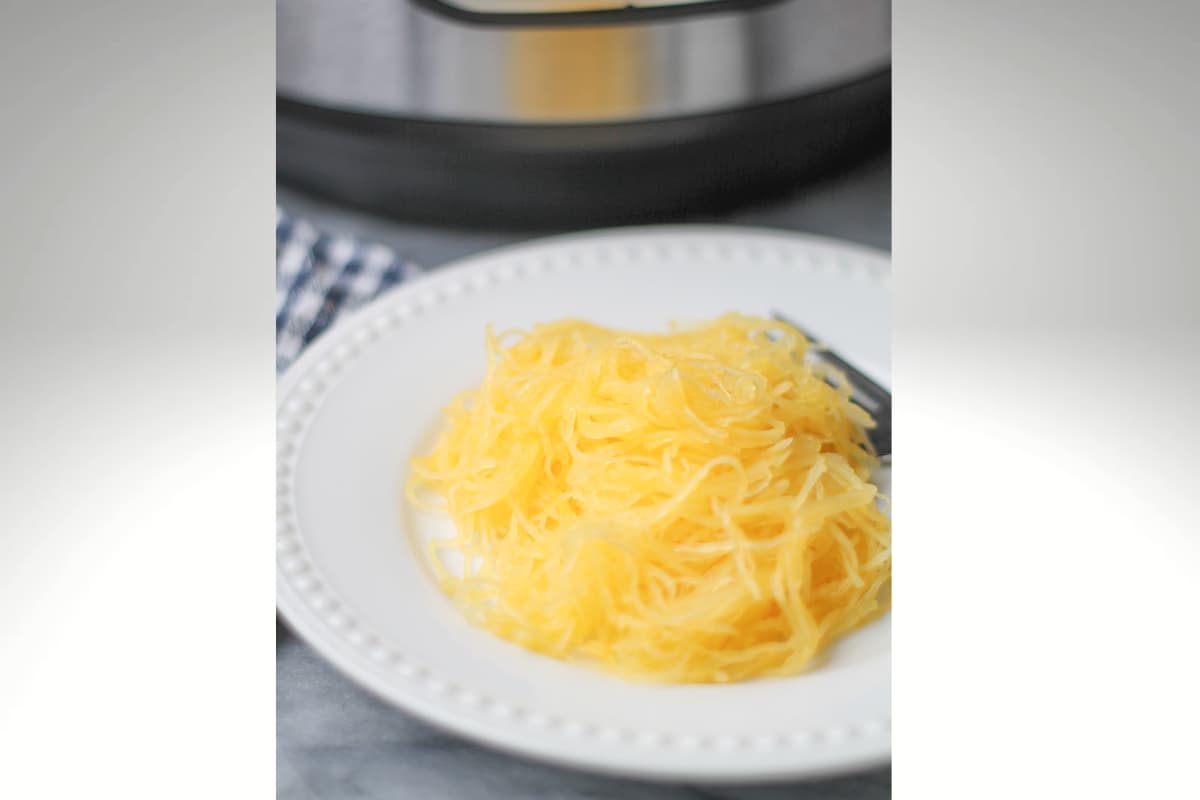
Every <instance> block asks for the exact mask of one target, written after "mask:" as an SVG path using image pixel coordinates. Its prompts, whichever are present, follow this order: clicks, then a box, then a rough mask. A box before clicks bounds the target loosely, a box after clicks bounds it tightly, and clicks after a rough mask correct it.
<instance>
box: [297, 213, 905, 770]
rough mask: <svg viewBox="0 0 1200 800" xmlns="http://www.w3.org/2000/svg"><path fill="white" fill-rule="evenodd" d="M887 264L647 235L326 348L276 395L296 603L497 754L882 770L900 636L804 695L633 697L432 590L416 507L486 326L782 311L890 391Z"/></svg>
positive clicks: (367, 673)
mask: <svg viewBox="0 0 1200 800" xmlns="http://www.w3.org/2000/svg"><path fill="white" fill-rule="evenodd" d="M889 271H890V270H889V264H888V261H887V258H886V257H885V256H882V255H880V254H877V253H875V252H873V251H869V250H865V249H863V248H860V247H854V246H849V245H845V244H840V243H836V242H832V241H827V240H822V239H815V238H812V237H806V236H799V235H794V234H787V233H779V232H771V231H762V230H747V229H740V228H720V227H666V228H631V229H624V230H616V231H608V232H601V233H594V234H582V235H571V236H565V237H560V238H555V239H549V240H544V241H540V242H535V243H532V244H526V245H520V246H516V247H510V248H506V249H503V250H498V251H494V252H492V253H489V254H486V255H482V256H478V257H474V258H470V259H467V260H465V261H462V262H460V263H459V264H457V265H455V266H451V267H445V268H443V269H440V270H438V271H436V272H435V273H433V274H431V275H430V276H428V277H425V278H421V279H419V280H417V281H414V282H413V283H411V284H409V285H405V286H402V287H400V288H399V289H397V290H396V291H393V292H391V293H389V294H387V295H386V296H384V297H382V298H380V299H379V300H377V301H376V302H374V303H373V304H371V305H370V306H368V307H367V308H365V309H364V310H362V311H360V312H359V313H357V314H356V315H354V316H353V317H352V318H350V319H347V320H346V321H344V322H342V323H340V324H338V325H337V326H336V327H335V328H334V329H333V330H331V331H329V332H328V333H326V334H325V335H324V336H322V337H321V339H320V340H319V341H318V342H317V343H316V344H315V345H314V346H313V347H312V348H310V349H309V351H308V352H306V353H305V355H304V356H303V357H302V358H301V359H300V360H299V361H298V362H297V363H296V364H295V365H294V366H293V367H292V368H291V369H290V370H289V371H288V373H287V375H286V376H285V377H284V378H283V380H282V382H281V384H280V388H279V399H278V421H279V437H278V448H279V450H278V532H277V535H278V547H279V558H278V567H277V583H278V589H277V592H278V604H279V609H280V611H281V612H282V613H283V614H284V616H285V617H286V618H287V620H288V622H289V623H290V624H291V626H292V627H293V629H294V630H295V631H296V632H298V633H299V634H300V635H301V636H302V637H303V638H304V639H306V640H307V641H308V642H309V643H310V644H311V645H312V646H313V647H315V648H316V649H317V650H318V651H320V652H321V653H322V654H323V655H324V656H325V657H326V658H328V659H329V660H330V661H331V662H333V663H334V664H335V665H337V667H339V668H340V669H341V670H342V671H343V672H345V673H346V674H347V675H349V676H350V677H351V678H352V679H354V680H355V681H357V682H358V683H360V684H362V685H363V686H365V687H366V688H368V689H370V690H371V691H373V692H375V693H376V694H378V695H379V696H381V697H383V698H385V699H386V700H388V701H391V702H393V703H395V704H396V705H397V706H399V707H401V708H403V709H405V710H406V711H409V712H411V713H413V714H416V715H418V716H420V717H423V718H425V719H426V720H428V721H430V722H432V723H435V724H437V725H439V726H442V727H444V728H446V729H448V730H451V731H454V732H457V733H459V734H461V735H463V736H466V737H469V738H472V739H475V740H477V741H480V742H484V743H487V744H489V745H492V746H495V747H498V748H501V749H504V750H508V751H511V752H515V753H519V754H523V755H526V756H530V757H534V758H538V759H542V760H546V761H551V762H556V763H560V764H566V765H571V766H576V767H582V768H586V769H593V770H598V771H605V772H611V773H620V774H627V775H637V776H641V777H646V778H655V779H681V780H693V781H755V780H775V779H785V778H799V777H811V776H817V775H828V774H832V773H838V772H845V771H849V770H854V769H860V768H866V767H870V766H876V765H879V764H882V763H885V762H886V761H887V760H888V758H889V754H890V747H891V726H890V705H891V683H890V673H891V669H890V655H891V622H890V615H888V616H885V617H883V618H881V619H879V620H877V621H875V622H873V623H872V624H870V625H868V626H866V627H865V628H863V629H861V630H859V631H856V632H855V633H853V634H851V635H849V636H847V637H845V638H844V639H843V640H841V641H839V642H838V643H836V644H835V645H834V647H833V648H832V649H831V651H830V653H829V654H828V655H827V656H826V657H825V659H824V660H823V661H822V663H820V665H819V666H817V667H816V668H814V669H813V670H811V671H810V672H808V673H806V674H804V675H802V676H798V677H794V678H787V679H774V680H760V681H752V682H747V683H742V684H734V685H720V686H646V685H634V684H630V683H626V682H623V681H621V680H619V679H616V678H612V677H609V676H607V675H604V674H601V673H598V672H594V671H591V670H588V669H582V668H579V667H573V666H568V665H566V664H563V663H560V662H558V661H555V660H553V659H549V658H546V657H543V656H539V655H535V654H532V653H529V652H526V651H525V650H522V649H521V648H519V647H517V646H515V645H512V644H509V643H507V642H504V641H502V640H500V639H498V638H495V637H493V636H492V635H491V634H488V633H486V632H484V631H481V630H478V629H475V628H473V627H471V626H470V625H469V624H468V623H466V622H465V621H464V620H463V619H462V618H461V617H460V616H459V614H458V612H457V611H456V610H455V608H454V607H453V605H452V604H451V602H450V601H449V600H448V599H447V598H446V597H445V596H444V595H442V593H441V592H440V590H439V589H438V588H437V586H436V585H435V584H434V582H433V581H432V580H431V578H430V574H429V572H428V565H427V564H426V563H425V561H424V556H423V555H421V553H420V552H419V548H418V547H417V546H414V542H415V541H416V540H417V539H419V538H420V536H422V535H423V532H422V531H419V530H418V529H417V528H418V525H417V524H416V518H415V516H414V515H413V514H412V513H411V512H410V511H409V510H408V509H407V508H405V507H404V505H405V504H404V502H403V500H402V499H401V487H402V485H403V483H404V480H405V478H406V477H407V471H408V460H409V458H410V457H411V456H412V455H413V454H414V453H415V452H416V451H417V450H418V449H419V448H423V447H427V446H428V443H429V439H430V436H431V433H432V432H433V431H434V430H436V427H437V425H438V424H439V420H440V410H441V407H442V406H443V405H444V404H445V403H446V401H448V400H449V399H450V397H451V396H452V395H453V394H454V393H456V392H457V391H459V390H461V389H465V388H468V387H469V386H471V385H473V384H475V383H477V382H478V380H479V378H480V376H481V375H482V374H483V371H484V367H485V359H484V349H483V336H484V326H485V324H486V323H487V322H489V321H490V322H494V323H495V324H496V325H497V327H498V328H503V327H508V326H529V325H531V324H533V323H536V322H542V321H549V320H554V319H557V318H561V317H568V316H574V317H581V318H584V319H588V320H591V321H594V322H599V323H603V324H609V325H617V326H625V327H630V328H636V329H643V330H662V329H665V327H666V325H667V324H668V323H669V322H670V321H671V320H689V319H692V320H696V319H705V318H709V317H714V316H716V315H718V314H721V313H723V312H726V311H740V312H746V313H753V314H762V315H765V314H767V313H769V312H770V311H771V310H773V309H774V310H779V311H782V312H784V313H787V314H788V315H791V316H792V317H793V318H794V319H796V320H797V321H799V322H801V324H803V325H805V326H806V327H809V328H810V329H811V330H813V331H814V332H816V333H818V335H821V336H824V337H825V338H826V340H827V341H828V342H829V343H830V345H831V346H833V347H834V348H835V349H836V350H838V351H839V352H841V353H842V354H843V355H845V356H847V357H848V358H849V359H850V360H851V361H852V362H854V363H855V364H856V365H858V366H860V367H861V368H862V369H863V370H864V371H866V372H870V373H872V375H873V377H875V378H877V379H879V380H880V382H881V383H884V384H885V385H886V384H887V383H888V379H889V342H888V336H889V290H888V282H889V281H888V277H889Z"/></svg>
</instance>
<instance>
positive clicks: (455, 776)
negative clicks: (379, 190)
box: [275, 156, 892, 800]
mask: <svg viewBox="0 0 1200 800" xmlns="http://www.w3.org/2000/svg"><path fill="white" fill-rule="evenodd" d="M278 202H279V204H280V205H281V206H282V207H283V208H285V209H287V210H288V211H289V212H290V213H291V214H293V215H295V216H299V217H304V218H305V219H307V220H308V221H309V222H311V223H313V224H314V225H316V226H317V227H318V228H320V229H322V230H325V231H328V232H331V233H339V234H350V235H354V236H358V237H360V238H362V239H364V240H366V241H374V242H379V243H381V244H385V245H388V246H389V247H391V248H393V249H394V250H395V251H396V252H397V253H399V254H400V255H401V256H403V257H405V258H408V259H410V260H412V261H414V262H416V263H417V264H420V265H421V266H423V267H427V268H436V267H437V266H439V265H441V264H445V263H447V262H449V261H452V260H454V259H456V258H461V257H463V256H467V255H470V254H472V253H477V252H480V251H483V250H487V249H489V248H492V247H496V246H498V245H501V244H507V243H511V242H517V241H521V240H524V239H530V238H535V237H536V236H539V235H544V234H552V233H558V232H561V231H544V232H529V231H522V232H508V231H467V230H453V229H449V228H436V227H432V226H428V225H409V224H403V223H398V222H394V221H390V220H386V219H383V218H380V217H376V216H371V215H368V214H363V213H360V212H356V211H351V210H347V209H344V208H341V207H338V206H334V205H330V204H328V203H325V202H323V201H320V200H318V199H315V198H312V197H309V196H306V195H301V194H299V193H296V192H293V191H290V190H288V189H285V188H283V187H281V188H280V189H279V191H278ZM689 221H691V222H703V223H710V224H735V225H753V226H760V227H769V228H781V229H786V230H796V231H803V232H806V233H814V234H819V235H822V236H830V237H834V238H839V239H846V240H849V241H853V242H858V243H861V244H865V245H869V246H872V247H876V248H879V249H881V250H890V249H891V162H890V160H889V159H888V157H887V156H880V157H876V158H874V159H872V160H870V161H868V162H866V163H864V164H861V165H859V166H857V167H855V168H853V169H851V170H849V171H847V172H845V173H843V174H841V175H838V176H836V177H832V178H828V179H825V180H822V181H820V182H818V183H814V184H810V185H808V186H805V187H802V188H800V189H798V190H797V191H796V192H795V193H793V194H792V195H790V196H789V197H785V198H781V199H776V200H773V201H771V202H769V203H765V204H763V205H761V206H755V207H748V208H744V209H741V210H739V211H737V212H734V213H730V214H723V215H720V216H710V217H703V218H696V219H692V220H689ZM275 660H276V666H275V677H276V690H275V691H276V736H277V738H276V742H277V743H276V767H277V791H276V794H277V797H279V798H285V799H286V800H313V798H317V799H319V800H341V798H357V799H361V800H376V798H379V799H380V800H382V799H383V798H419V799H420V800H426V798H428V799H429V800H460V798H461V799H462V800H466V799H467V798H496V797H503V798H539V799H546V800H549V799H550V798H554V800H559V798H562V799H563V800H567V799H569V798H589V800H596V799H597V798H610V797H611V798H628V800H640V799H641V798H664V800H685V799H686V800H704V799H706V798H707V800H735V799H740V798H745V800H769V799H772V800H773V799H774V798H802V799H806V800H825V798H853V799H854V800H880V799H881V798H889V797H891V794H892V789H891V785H892V781H891V770H890V768H885V769H881V770H877V771H874V772H869V773H866V774H862V775H855V776H849V777H844V778H839V779H836V780H826V781H818V782H812V783H795V784H775V785H765V786H749V787H731V786H700V785H678V784H677V785H666V784H652V783H644V782H639V781H630V780H620V779H615V778H609V777H600V776H593V775H588V774H584V773H578V772H571V771H567V770H563V769H559V768H555V767H548V766H543V765H541V764H536V763H533V762H529V761H525V760H522V759H518V758H514V757H512V756H508V755H504V754H500V753H497V752H495V751H492V750H488V749H486V748H483V747H479V746H477V745H474V744H471V743H468V742H466V741H463V740H461V739H458V738H456V737H454V736H451V735H448V734H445V733H442V732H441V731H439V730H437V729H435V728H432V727H430V726H429V725H426V724H425V723H423V722H420V721H418V720H416V719H414V718H413V717H410V716H409V715H407V714H405V713H404V712H402V711H399V710H397V709H394V708H392V707H391V706H389V705H386V704H385V703H383V702H382V701H380V700H378V699H376V698H375V697H374V696H372V695H369V694H368V693H367V692H365V691H364V690H362V689H360V688H358V687H357V686H356V685H355V684H353V683H351V682H350V681H349V680H347V679H346V678H344V677H342V676H341V674H340V673H338V672H337V671H336V670H334V669H333V667H331V666H329V665H328V664H326V663H325V661H323V660H322V659H321V658H320V657H319V656H318V655H317V654H316V653H315V652H314V651H313V650H311V649H310V648H309V647H308V646H307V645H305V644H304V643H303V642H301V641H300V640H299V639H297V638H296V637H295V636H293V635H291V634H290V633H289V632H288V631H287V629H286V628H285V627H284V626H282V625H277V626H276V645H275Z"/></svg>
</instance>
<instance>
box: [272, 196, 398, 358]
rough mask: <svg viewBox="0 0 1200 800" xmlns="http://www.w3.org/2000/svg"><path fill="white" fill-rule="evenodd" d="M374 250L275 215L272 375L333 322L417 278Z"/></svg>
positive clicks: (383, 251)
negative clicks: (398, 285) (273, 363)
mask: <svg viewBox="0 0 1200 800" xmlns="http://www.w3.org/2000/svg"><path fill="white" fill-rule="evenodd" d="M420 271H421V270H420V268H419V267H417V266H416V265H415V264H412V263H409V262H408V261H405V260H403V259H401V258H400V257H399V256H397V255H396V253H394V252H393V251H392V250H390V249H388V248H387V247H384V246H382V245H378V244H364V243H362V242H359V241H356V240H354V239H351V238H349V237H346V236H332V235H330V234H326V233H322V232H320V231H318V230H317V229H316V228H314V227H313V226H312V225H311V224H309V223H308V222H305V221H304V220H302V219H296V218H293V217H292V216H290V215H289V214H288V213H287V212H286V211H284V210H283V209H281V208H280V209H277V210H276V215H275V370H276V373H277V374H280V373H282V372H283V371H284V370H285V369H287V367H288V365H289V364H291V363H292V362H293V361H295V360H296V358H297V357H299V355H300V353H301V352H302V351H303V350H304V348H305V347H307V346H308V345H309V343H310V342H312V341H313V340H314V339H316V338H317V337H318V336H320V335H321V334H322V333H323V332H324V331H325V330H326V329H327V328H328V327H329V326H330V325H332V324H333V322H334V321H335V320H336V319H337V318H338V316H339V315H340V314H342V313H344V312H346V311H352V310H354V309H355V308H357V307H359V306H361V305H362V304H364V303H366V302H368V301H369V300H372V299H373V298H375V297H376V296H377V295H379V294H380V293H381V292H383V291H385V290H386V289H388V288H390V287H392V286H394V285H396V284H397V283H400V282H401V281H405V280H408V279H409V278H412V277H414V276H416V275H417V274H419V273H420Z"/></svg>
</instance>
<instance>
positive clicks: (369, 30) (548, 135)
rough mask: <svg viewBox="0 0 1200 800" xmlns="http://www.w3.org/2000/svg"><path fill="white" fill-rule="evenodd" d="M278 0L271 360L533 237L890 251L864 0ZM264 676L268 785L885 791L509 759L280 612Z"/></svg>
mask: <svg viewBox="0 0 1200 800" xmlns="http://www.w3.org/2000/svg"><path fill="white" fill-rule="evenodd" d="M276 12H277V22H276V26H277V27H276V31H277V32H276V37H277V51H276V52H277V54H276V58H277V72H276V75H277V78H276V80H277V85H276V103H277V109H276V110H277V122H276V147H277V164H276V167H277V184H278V192H277V202H278V205H279V209H280V210H279V214H278V217H277V229H276V237H277V246H276V258H277V272H276V278H277V290H278V291H277V296H278V301H277V310H276V313H277V318H276V330H277V367H278V369H279V370H281V371H282V370H284V369H286V367H287V365H288V364H289V363H290V362H291V360H292V359H294V358H295V357H296V356H298V355H299V353H300V352H301V351H302V350H303V348H304V347H305V346H306V345H307V344H308V343H309V342H311V341H312V340H314V339H315V338H317V337H318V336H319V335H320V334H321V332H322V331H323V330H325V329H326V328H327V327H328V326H329V325H330V324H332V322H333V321H334V320H335V319H336V318H337V316H338V314H339V313H341V312H342V311H344V310H348V309H350V308H353V307H354V306H355V305H357V304H360V303H363V302H367V301H369V300H370V299H371V298H372V297H374V296H375V295H377V294H378V293H379V292H381V291H385V290H386V289H387V288H389V287H390V286H392V285H394V284H396V283H399V282H402V281H403V280H406V279H408V278H410V277H411V276H413V275H415V274H417V273H419V272H421V271H427V270H432V269H437V268H438V267H439V266H440V265H442V264H445V263H446V262H448V261H452V260H454V259H457V258H460V257H463V256H467V255H471V254H473V253H477V252H480V251H482V250H486V249H489V248H491V247H494V246H497V245H501V244H506V243H511V242H516V241H521V240H525V239H530V238H534V237H537V236H541V235H546V234H553V233H558V232H565V231H572V230H581V229H588V228H597V227H606V226H613V225H630V224H660V223H709V224H714V223H715V224H741V225H756V226H765V227H773V228H783V229H788V230H798V231H804V232H807V233H815V234H819V235H825V236H831V237H836V238H840V239H847V240H850V241H854V242H859V243H862V244H866V245H869V246H873V247H876V248H879V249H883V250H890V247H891V226H890V220H891V153H890V130H891V98H890V94H891V44H890V43H891V8H890V3H889V2H885V1H884V0H634V1H632V2H631V1H630V0H277V8H276ZM731 279H736V278H735V276H733V277H731ZM276 680H277V688H276V701H277V702H276V705H277V780H278V793H279V796H280V797H287V798H292V797H297V798H301V797H303V798H307V797H312V796H317V797H323V798H324V797H343V796H353V797H393V796H409V795H406V794H405V793H404V792H401V791H400V787H409V788H410V789H411V790H412V793H411V796H422V797H446V798H451V797H494V796H500V795H505V794H507V795H511V796H516V797H531V796H537V797H609V796H622V797H625V796H628V797H680V798H684V797H687V798H691V797H724V798H734V797H745V798H751V797H755V798H766V797H812V798H824V797H855V798H864V799H870V798H883V797H890V794H891V777H890V770H888V769H884V770H879V771H876V772H874V773H870V774H867V775H860V776H853V777H848V778H843V779H840V780H835V781H826V782H823V783H815V784H806V785H803V786H799V785H797V786H776V787H760V788H737V787H722V788H721V789H720V790H717V789H713V788H711V787H683V786H680V787H661V786H652V785H649V784H639V783H636V782H631V781H619V780H612V779H607V778H599V777H594V776H586V775H576V774H571V773H567V772H564V771H562V770H558V769H553V768H548V767H543V766H540V765H535V764H530V763H526V762H523V761H520V760H517V759H513V758H510V757H508V756H503V755H498V754H495V753H492V752H490V751H487V750H483V749H481V748H477V747H475V746H473V745H470V744H467V743H465V742H462V741H460V740H458V739H456V738H454V737H450V736H446V735H444V734H441V733H440V732H438V731H436V730H434V729H431V728H429V727H428V726H426V725H424V724H423V723H420V722H418V721H416V720H414V719H412V718H410V717H408V716H407V715H405V714H403V713H401V712H399V711H396V710H394V709H392V708H390V707H387V706H385V705H384V704H382V703H381V702H380V701H378V700H375V699H374V698H373V697H370V696H368V695H367V694H366V693H365V692H363V691H361V690H359V689H357V688H356V687H355V686H354V685H353V684H351V683H350V682H349V681H347V680H346V679H344V678H342V677H341V676H340V675H339V674H338V673H337V672H336V671H334V670H333V668H332V667H329V666H328V665H326V664H325V663H324V662H323V661H322V660H321V659H320V658H319V657H318V656H316V655H315V654H314V653H313V652H312V651H310V650H309V649H308V648H307V647H306V646H305V645H304V644H303V643H301V642H300V641H299V640H297V639H296V638H295V637H293V636H291V635H290V634H289V633H288V632H287V631H286V629H285V628H283V627H277V647H276ZM398 792H399V793H398Z"/></svg>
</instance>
